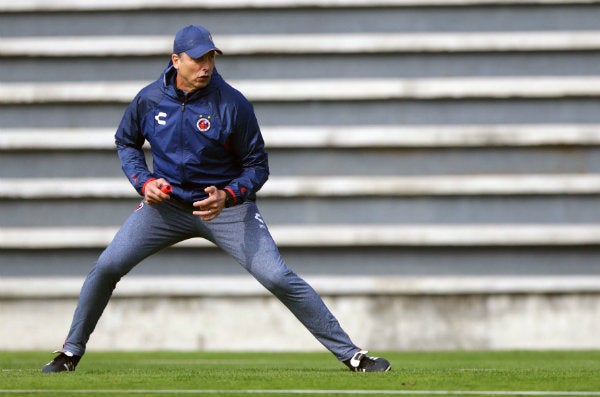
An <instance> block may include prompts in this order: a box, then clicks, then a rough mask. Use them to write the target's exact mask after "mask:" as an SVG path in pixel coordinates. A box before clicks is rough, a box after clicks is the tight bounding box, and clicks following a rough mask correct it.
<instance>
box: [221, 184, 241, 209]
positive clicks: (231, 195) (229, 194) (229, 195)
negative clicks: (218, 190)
mask: <svg viewBox="0 0 600 397" xmlns="http://www.w3.org/2000/svg"><path fill="white" fill-rule="evenodd" d="M223 190H224V191H225V208H229V207H233V206H234V205H236V204H237V203H238V199H237V197H236V195H235V192H234V191H233V189H231V188H229V187H226V188H224V189H223Z"/></svg>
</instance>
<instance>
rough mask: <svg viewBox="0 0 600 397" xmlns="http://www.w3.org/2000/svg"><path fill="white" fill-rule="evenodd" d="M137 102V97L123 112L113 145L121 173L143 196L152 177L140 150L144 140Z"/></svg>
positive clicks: (138, 99)
mask: <svg viewBox="0 0 600 397" xmlns="http://www.w3.org/2000/svg"><path fill="white" fill-rule="evenodd" d="M139 101H140V96H139V95H138V96H136V98H135V99H134V100H133V101H132V102H131V103H130V104H129V106H128V107H127V109H126V110H125V114H124V115H123V118H122V120H121V123H120V124H119V128H118V129H117V132H116V133H115V144H116V146H117V153H118V154H119V159H120V160H121V168H122V169H123V172H124V173H125V175H126V176H127V178H128V179H129V181H130V182H131V184H132V185H133V187H134V188H135V190H136V191H137V192H138V193H139V194H140V195H143V192H142V189H143V187H144V184H145V183H146V182H147V181H148V180H150V179H153V178H154V177H153V175H152V173H151V172H150V170H149V168H148V164H147V163H146V157H145V155H144V150H143V148H142V147H143V145H144V142H145V138H144V135H143V134H142V132H141V131H142V127H141V124H140V112H139V110H140V107H139Z"/></svg>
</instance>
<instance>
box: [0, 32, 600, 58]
mask: <svg viewBox="0 0 600 397" xmlns="http://www.w3.org/2000/svg"><path fill="white" fill-rule="evenodd" d="M214 41H215V43H217V44H218V47H219V48H220V49H221V50H223V52H224V53H225V54H227V55H228V56H241V55H325V54H344V55H346V54H349V55H356V54H382V53H383V54H385V53H392V54H396V53H429V52H431V53H440V52H442V53H452V52H480V53H481V52H486V53H487V52H541V51H543V52H552V51H561V52H575V51H597V50H599V49H600V33H599V32H598V31H546V32H440V33H337V34H334V33H330V34H311V33H306V34H285V35H282V34H269V35H266V34H263V35H218V34H215V35H214ZM172 48H173V37H172V36H171V35H168V36H165V35H161V36H85V37H73V36H54V37H48V36H44V37H7V38H4V39H3V40H2V42H0V56H3V57H47V58H80V57H92V58H95V57H136V56H137V57H149V56H160V57H164V56H168V55H169V54H171V52H172Z"/></svg>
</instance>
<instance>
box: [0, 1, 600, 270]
mask: <svg viewBox="0 0 600 397" xmlns="http://www.w3.org/2000/svg"><path fill="white" fill-rule="evenodd" d="M11 4H12V3H11ZM19 4H20V5H10V4H8V3H6V4H3V5H2V10H3V11H4V12H3V13H2V14H0V20H2V24H0V26H3V27H2V28H0V31H1V33H2V34H3V40H2V42H1V43H0V57H1V60H0V62H2V65H3V67H6V69H7V70H10V72H9V73H4V74H2V76H3V77H0V79H1V81H0V103H1V104H2V106H0V113H1V114H2V116H3V120H5V124H4V127H3V128H2V129H1V130H0V150H1V151H2V152H3V153H2V154H3V155H2V159H1V160H0V163H1V165H2V169H3V170H4V172H3V174H2V175H1V178H0V181H2V183H3V184H5V185H12V186H15V188H14V190H11V191H9V192H6V193H3V194H2V195H1V196H2V203H1V204H0V206H2V207H3V209H4V211H3V212H4V215H3V218H4V219H3V220H2V225H3V227H4V228H5V232H10V230H11V229H10V228H16V229H19V228H22V227H31V228H35V227H36V226H37V227H48V226H54V227H57V226H60V227H63V228H65V232H66V231H67V230H68V228H69V227H70V226H72V227H83V226H85V225H86V223H87V222H89V221H90V220H91V219H94V218H97V219H101V220H100V221H98V226H103V227H109V226H116V225H118V224H119V223H120V222H121V220H122V219H123V217H125V216H126V214H127V212H128V211H129V210H130V208H131V205H132V204H131V202H135V200H136V198H135V193H134V192H133V190H132V189H130V188H128V186H127V183H126V181H125V180H124V178H123V177H122V176H121V174H120V173H121V172H120V169H119V165H118V162H117V160H116V156H115V154H114V148H113V144H112V133H113V129H114V127H115V126H116V123H118V120H119V118H120V115H121V114H122V111H123V108H124V106H125V105H126V103H128V102H129V100H130V99H131V98H132V97H133V95H135V93H136V92H137V90H138V89H139V88H140V87H142V86H143V85H144V84H145V83H146V82H147V81H150V80H151V79H153V78H155V77H156V75H158V73H159V72H160V70H161V69H162V67H163V66H164V64H165V61H166V59H167V56H168V54H169V50H170V42H171V36H172V32H171V31H170V30H173V29H172V28H171V27H169V29H167V30H166V29H165V26H164V24H165V23H166V22H169V21H172V20H173V19H175V18H181V19H182V22H181V23H180V24H183V23H185V21H184V20H185V19H189V20H191V19H193V20H194V21H196V22H197V21H198V20H201V21H204V20H206V23H205V24H206V25H207V26H209V27H210V26H211V25H212V24H214V26H215V28H212V29H213V31H214V34H215V40H216V41H217V43H218V44H219V45H220V46H221V47H222V49H223V50H224V51H225V53H226V56H224V57H220V58H219V59H218V68H219V69H220V70H221V72H222V73H223V74H224V75H225V76H226V77H227V78H228V79H230V80H231V81H232V82H233V83H234V85H236V87H239V88H240V89H241V91H242V92H244V93H245V94H246V95H247V96H248V97H249V99H251V100H252V101H253V103H255V106H256V109H257V114H258V116H259V119H260V120H261V122H262V123H263V128H264V131H265V137H266V140H267V144H268V146H269V150H270V152H271V162H272V173H273V177H272V181H271V182H269V183H268V184H267V186H265V188H264V191H263V192H262V194H261V201H262V202H263V207H264V210H263V211H264V212H265V216H266V217H267V219H271V222H272V223H273V224H274V225H275V226H278V225H284V226H285V227H293V225H294V224H300V225H306V224H312V223H314V224H315V225H314V226H315V227H320V226H321V224H325V225H327V224H344V225H347V227H348V228H349V229H353V228H355V227H360V225H361V224H369V225H377V223H378V222H380V223H381V224H382V225H389V224H394V223H397V224H399V225H402V226H406V225H413V224H414V227H423V225H425V227H428V226H429V225H439V226H444V224H446V223H448V224H451V225H457V227H465V225H466V227H468V225H470V224H473V226H476V225H477V224H494V223H498V224H499V225H502V226H506V225H512V226H513V227H514V228H515V229H516V228H518V227H521V226H523V225H528V224H534V225H538V227H540V233H541V234H543V233H544V231H543V229H544V227H549V228H551V227H553V226H559V227H563V226H570V225H571V224H582V223H593V222H594V221H595V219H596V217H594V215H593V213H594V211H593V206H594V200H595V198H596V195H597V194H598V188H597V181H596V179H597V177H596V175H595V172H597V168H598V164H597V163H598V160H597V155H596V153H597V150H598V148H597V140H598V136H599V135H600V133H599V131H598V128H597V125H596V124H594V123H596V122H597V121H598V120H597V115H596V114H597V112H596V111H595V109H594V107H595V105H596V104H597V98H598V96H599V94H600V80H599V77H598V76H599V74H598V73H597V72H596V70H595V69H594V66H593V65H592V64H591V62H588V61H589V60H594V59H595V58H596V57H597V56H598V50H599V49H600V34H598V32H597V31H596V30H594V29H595V28H597V26H595V25H593V24H591V22H587V21H590V20H589V18H588V17H585V18H584V16H589V14H594V13H595V14H596V15H597V14H598V12H599V10H598V7H597V6H596V4H595V2H582V3H577V4H573V3H569V4H566V3H561V2H542V3H539V2H536V3H531V2H527V1H523V2H508V3H504V2H485V1H483V2H482V1H469V2H462V3H453V2H440V3H439V4H437V5H435V4H429V5H426V4H423V3H419V4H417V3H414V2H412V3H411V2H402V1H392V2H389V3H386V4H375V3H369V2H368V3H364V2H362V3H361V2H353V1H348V2H342V3H339V4H338V5H328V4H326V5H325V6H323V7H321V5H320V4H321V3H319V2H293V1H292V2H289V4H288V3H287V2H286V3H281V2H258V3H256V4H255V3H254V2H252V1H248V2H239V3H237V2H231V3H230V2H221V3H218V4H217V3H214V4H213V3H203V5H202V6H201V8H202V11H205V12H206V14H207V15H206V16H205V17H203V18H201V19H200V18H198V14H199V13H200V10H199V9H198V7H197V5H196V4H195V3H194V4H192V3H190V4H179V5H173V4H168V3H167V2H156V3H155V4H152V5H148V4H146V5H142V4H140V3H137V2H127V1H126V2H119V5H116V4H112V3H111V4H103V5H102V6H92V5H90V3H88V2H78V1H62V2H56V3H53V5H52V6H50V5H48V4H45V5H40V4H33V3H31V4H28V3H26V2H23V3H19ZM257 5H258V6H259V7H261V8H260V10H256V12H251V10H252V9H253V8H252V7H254V6H257ZM131 10H136V12H135V13H129V11H131ZM559 12H560V15H561V16H562V17H563V18H564V20H563V18H561V20H560V21H561V24H560V26H557V23H556V22H557V20H556V19H555V18H556V15H557V14H558V13H559ZM190 13H191V15H190ZM213 14H214V15H213ZM333 14H335V15H336V16H337V17H336V18H333V19H332V16H333ZM390 14H391V15H392V16H390ZM124 15H126V16H127V17H128V18H127V21H125V20H124ZM242 15H244V21H245V23H242V24H238V23H237V22H239V21H240V18H241V16H242ZM484 15H485V16H487V17H488V19H490V21H491V22H490V23H489V24H488V25H485V26H484V25H482V16H484ZM523 15H528V16H529V19H528V21H527V23H525V20H524V19H523ZM407 16H415V17H416V16H419V20H420V22H419V23H416V22H415V20H412V19H411V20H408V19H407ZM509 16H510V17H511V18H509ZM100 17H102V19H100ZM263 17H264V18H267V20H269V21H271V20H272V21H273V24H272V25H269V24H265V23H260V24H259V23H256V24H255V27H256V28H255V29H251V28H250V26H249V24H250V23H251V22H257V21H259V20H262V19H261V18H263ZM375 17H376V18H377V21H378V24H376V25H369V24H368V23H367V22H368V21H369V20H371V21H375V19H374V18H375ZM157 18H158V20H159V21H160V22H157ZM446 18H448V19H450V20H453V21H457V20H460V21H461V23H460V24H457V23H451V22H450V20H446ZM282 19H285V20H286V23H288V26H287V28H286V29H281V28H280V26H279V24H280V22H281V20H282ZM100 20H102V21H103V23H100ZM325 20H326V21H328V24H323V23H321V24H318V25H317V24H315V21H325ZM309 21H311V22H310V23H309ZM394 21H395V22H396V24H394V23H392V22H394ZM155 22H156V23H155ZM401 22H403V23H401ZM26 24H28V26H35V28H32V29H25V28H23V27H21V28H17V26H25V25H26ZM494 24H495V26H494ZM259 25H260V26H259ZM563 25H564V26H563ZM217 26H218V28H217ZM267 26H270V28H269V30H267V31H265V28H266V27H267ZM302 26H304V27H302ZM58 27H60V29H59V28H58ZM301 27H302V28H301ZM15 58H18V59H19V60H20V62H19V66H18V67H14V66H11V63H13V62H14V59H15ZM267 65H269V66H267ZM532 65H537V66H539V68H538V69H537V73H533V71H532V70H531V69H530V68H532ZM24 121H26V122H24ZM23 162H26V163H27V164H28V166H27V167H22V166H20V164H22V163H23ZM51 186H56V187H55V188H54V189H51ZM109 186H110V187H109ZM106 189H110V192H107V193H106V194H103V191H105V190H106ZM365 200H367V201H368V202H369V203H370V204H372V205H369V207H372V212H373V213H374V214H377V215H370V216H366V215H365V216H361V215H357V213H358V212H360V208H361V207H362V206H363V205H364V202H365ZM332 207H333V208H335V209H332ZM83 208H85V210H84V211H85V212H86V214H85V215H83V216H81V214H79V215H76V214H75V213H76V212H78V211H81V210H83ZM291 208H294V209H295V210H296V211H293V210H292V211H289V209H291ZM565 208H567V210H565ZM577 209H578V210H577ZM405 211H406V213H403V212H405ZM415 211H417V212H415ZM457 211H459V212H457ZM290 212H291V213H294V212H295V213H296V214H297V215H293V214H290ZM523 213H526V214H527V215H525V216H524V215H523ZM28 214H29V216H28ZM353 219H354V220H355V222H356V225H354V223H355V222H353V221H352V220H353ZM544 225H545V226H544ZM87 226H88V227H89V228H91V229H93V228H94V227H95V226H96V225H95V224H94V222H91V223H87ZM442 229H443V228H442ZM449 233H450V234H452V232H449ZM518 234H519V233H515V236H517V235H518ZM65 235H68V233H66V234H65ZM450 240H452V239H450ZM517 240H518V239H517V237H515V241H514V244H515V245H520V244H521V243H520V242H519V241H517ZM103 243H104V240H102V242H101V243H100V242H99V243H98V244H96V245H97V246H98V247H97V248H99V246H101V245H102V244H103ZM40 244H41V245H42V246H44V244H43V242H40ZM284 245H294V244H290V243H287V244H284ZM333 245H336V244H333ZM340 245H342V246H343V245H344V244H340ZM373 245H377V244H376V242H374V243H373ZM398 245H399V246H402V245H403V244H402V243H401V242H398ZM11 249H18V247H12V248H11ZM57 251H59V250H58V248H57ZM292 255H293V254H292ZM87 259H89V257H86V258H82V262H85V261H86V260H87ZM365 260H366V259H365ZM291 261H292V262H294V259H293V257H292V259H291ZM340 265H343V263H337V261H333V262H332V263H330V264H328V266H327V267H325V268H324V269H328V270H326V272H334V273H335V271H336V267H337V266H340ZM398 266H402V263H401V260H399V261H398ZM482 266H485V264H482ZM84 267H85V266H84ZM26 268H27V267H25V269H26ZM594 269H595V267H593V266H590V267H589V269H588V270H589V271H590V272H595V270H594ZM456 271H457V272H459V273H460V272H461V270H460V269H456ZM568 271H569V270H568V265H567V264H565V273H568ZM24 272H25V273H26V270H24Z"/></svg>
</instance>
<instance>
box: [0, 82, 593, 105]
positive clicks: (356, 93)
mask: <svg viewBox="0 0 600 397" xmlns="http://www.w3.org/2000/svg"><path fill="white" fill-rule="evenodd" d="M146 84H148V83H147V82H141V81H122V82H112V81H104V82H97V81H94V82H51V83H30V82H4V83H0V104H4V105H19V104H47V103H58V104H69V103H82V102H83V103H86V102H87V103H129V102H130V101H131V99H132V98H133V97H134V96H135V95H136V94H137V92H138V91H139V90H140V89H141V88H142V87H144V86H145V85H146ZM231 84H232V85H233V86H234V87H237V88H238V89H239V90H240V91H241V92H243V93H244V94H245V95H246V96H247V98H248V99H249V100H250V101H252V102H314V101H325V102H329V101H383V100H436V99H437V100H439V99H444V100H457V99H464V100H467V99H511V98H529V99H561V98H586V97H591V98H595V97H599V96H600V76H586V77H579V76H568V77H567V76H530V77H485V78H476V77H462V78H461V77H454V78H445V77H438V78H423V79H396V78H389V79H373V78H372V79H362V80H361V81H360V84H357V82H356V80H355V79H298V80H260V81H259V80H240V81H232V82H231Z"/></svg>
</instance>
